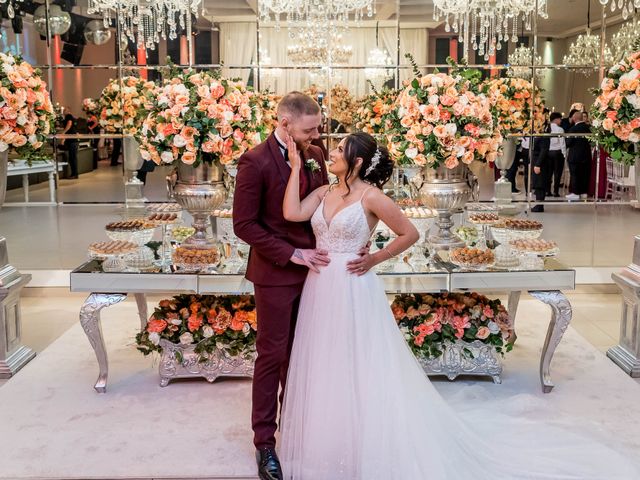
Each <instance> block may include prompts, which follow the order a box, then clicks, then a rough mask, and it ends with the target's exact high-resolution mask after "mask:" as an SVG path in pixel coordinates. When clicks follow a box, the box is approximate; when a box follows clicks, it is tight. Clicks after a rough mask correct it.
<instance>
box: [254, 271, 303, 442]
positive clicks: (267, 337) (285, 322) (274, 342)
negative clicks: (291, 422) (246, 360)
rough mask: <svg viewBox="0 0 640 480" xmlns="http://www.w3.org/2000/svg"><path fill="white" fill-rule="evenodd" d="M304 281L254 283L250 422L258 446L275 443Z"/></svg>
mask: <svg viewBox="0 0 640 480" xmlns="http://www.w3.org/2000/svg"><path fill="white" fill-rule="evenodd" d="M303 285H304V284H302V283H301V284H298V285H287V286H278V287H276V286H274V287H270V286H264V285H255V286H254V287H255V299H256V311H257V314H258V332H257V339H256V349H257V351H258V357H257V359H256V363H255V371H254V373H253V392H252V402H253V405H252V412H251V424H252V427H253V433H254V438H253V443H254V444H255V446H256V448H258V449H260V448H267V447H270V448H273V447H275V446H276V439H275V433H276V430H277V428H278V423H277V416H278V401H280V404H282V400H283V398H284V388H285V383H286V380H287V371H288V369H289V357H290V355H291V347H292V345H293V335H294V332H295V326H296V320H297V318H298V306H299V305H300V296H301V294H302V287H303ZM279 389H280V394H279V395H278V391H279Z"/></svg>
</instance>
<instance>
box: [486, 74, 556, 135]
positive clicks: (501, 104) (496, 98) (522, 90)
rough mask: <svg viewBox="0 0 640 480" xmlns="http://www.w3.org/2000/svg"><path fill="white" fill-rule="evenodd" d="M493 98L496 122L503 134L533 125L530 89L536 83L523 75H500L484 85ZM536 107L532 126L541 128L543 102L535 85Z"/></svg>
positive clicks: (523, 129) (542, 122)
mask: <svg viewBox="0 0 640 480" xmlns="http://www.w3.org/2000/svg"><path fill="white" fill-rule="evenodd" d="M482 90H483V91H485V93H486V94H487V96H488V97H489V99H490V100H491V107H492V108H491V109H492V112H493V114H494V118H495V120H496V126H497V127H498V128H499V129H500V131H501V132H502V134H503V135H507V134H509V133H522V132H528V131H530V129H531V125H530V122H531V118H532V115H531V112H532V109H531V92H532V91H533V85H532V84H531V82H529V81H528V80H524V79H522V78H498V79H492V80H487V81H486V82H485V83H484V84H483V85H482ZM534 102H535V106H534V107H533V121H534V125H533V130H534V132H538V133H539V132H541V131H542V129H543V127H544V123H545V118H544V102H543V100H542V96H541V95H540V91H539V90H538V89H536V95H535V100H534Z"/></svg>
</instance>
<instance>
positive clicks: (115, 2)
mask: <svg viewBox="0 0 640 480" xmlns="http://www.w3.org/2000/svg"><path fill="white" fill-rule="evenodd" d="M87 12H88V13H89V14H100V15H102V16H103V20H104V25H105V27H108V26H110V25H111V21H112V19H114V18H116V17H118V18H119V23H120V28H121V29H122V35H123V38H124V37H128V38H129V39H130V40H131V41H132V42H134V43H135V44H136V45H138V47H146V48H147V49H149V50H154V49H155V46H156V44H157V43H158V42H160V38H164V39H166V38H167V37H168V38H169V39H171V40H174V39H176V38H178V29H184V28H186V27H187V17H188V16H189V17H190V16H191V15H196V16H197V15H198V14H200V13H201V12H202V0H89V8H88V10H87ZM167 32H168V33H167Z"/></svg>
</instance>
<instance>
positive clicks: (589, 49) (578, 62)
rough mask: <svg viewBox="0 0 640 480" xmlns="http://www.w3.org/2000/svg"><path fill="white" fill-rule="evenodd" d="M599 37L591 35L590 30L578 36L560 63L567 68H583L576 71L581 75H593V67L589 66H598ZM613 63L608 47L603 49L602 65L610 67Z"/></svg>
mask: <svg viewBox="0 0 640 480" xmlns="http://www.w3.org/2000/svg"><path fill="white" fill-rule="evenodd" d="M600 46H601V44H600V35H593V34H592V33H591V29H587V32H586V33H584V34H582V35H580V36H578V39H577V40H576V41H575V42H574V43H572V44H571V45H570V46H569V53H568V54H567V55H565V56H564V59H563V61H562V63H564V64H565V65H566V66H568V67H584V68H578V69H577V71H578V72H579V73H582V74H583V75H586V76H589V75H591V74H592V73H593V67H590V68H588V66H590V65H600V50H601V49H600ZM612 63H613V55H612V54H611V50H610V49H609V47H608V46H606V45H605V47H604V64H605V65H611V64H612Z"/></svg>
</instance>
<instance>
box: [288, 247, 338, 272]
mask: <svg viewBox="0 0 640 480" xmlns="http://www.w3.org/2000/svg"><path fill="white" fill-rule="evenodd" d="M291 261H292V262H293V263H295V264H296V265H303V266H305V267H307V268H308V269H309V270H312V271H314V272H316V273H318V272H319V271H320V270H319V267H326V266H327V265H329V262H330V261H331V260H330V259H329V252H327V251H326V250H320V249H307V250H303V249H300V248H296V250H295V251H294V252H293V255H292V256H291Z"/></svg>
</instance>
